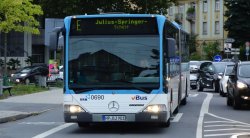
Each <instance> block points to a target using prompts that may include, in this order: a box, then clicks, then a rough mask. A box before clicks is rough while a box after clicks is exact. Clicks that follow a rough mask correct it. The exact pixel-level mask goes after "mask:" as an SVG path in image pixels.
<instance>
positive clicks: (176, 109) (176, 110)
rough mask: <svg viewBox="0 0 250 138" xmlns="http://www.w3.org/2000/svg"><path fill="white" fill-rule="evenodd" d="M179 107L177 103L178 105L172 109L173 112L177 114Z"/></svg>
mask: <svg viewBox="0 0 250 138" xmlns="http://www.w3.org/2000/svg"><path fill="white" fill-rule="evenodd" d="M179 108H180V106H179V105H178V106H177V107H176V108H175V110H174V112H173V114H177V113H179Z"/></svg>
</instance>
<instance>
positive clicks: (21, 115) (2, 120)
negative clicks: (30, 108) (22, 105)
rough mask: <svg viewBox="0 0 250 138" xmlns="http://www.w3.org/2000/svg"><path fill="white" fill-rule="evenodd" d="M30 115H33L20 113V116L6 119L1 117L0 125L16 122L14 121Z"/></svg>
mask: <svg viewBox="0 0 250 138" xmlns="http://www.w3.org/2000/svg"><path fill="white" fill-rule="evenodd" d="M32 115H33V113H21V114H16V115H11V116H8V117H3V118H0V124H1V123H6V122H10V121H16V120H19V119H23V118H26V117H29V116H32Z"/></svg>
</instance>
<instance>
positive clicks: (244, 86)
mask: <svg viewBox="0 0 250 138" xmlns="http://www.w3.org/2000/svg"><path fill="white" fill-rule="evenodd" d="M237 87H238V88H240V89H243V88H247V85H246V84H245V83H243V82H240V81H237Z"/></svg>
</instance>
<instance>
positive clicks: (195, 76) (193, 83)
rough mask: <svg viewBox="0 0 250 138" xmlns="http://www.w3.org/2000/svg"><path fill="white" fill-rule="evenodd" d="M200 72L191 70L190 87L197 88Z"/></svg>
mask: <svg viewBox="0 0 250 138" xmlns="http://www.w3.org/2000/svg"><path fill="white" fill-rule="evenodd" d="M197 80H198V74H197V73H191V72H190V88H191V89H197Z"/></svg>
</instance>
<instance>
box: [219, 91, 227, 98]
mask: <svg viewBox="0 0 250 138" xmlns="http://www.w3.org/2000/svg"><path fill="white" fill-rule="evenodd" d="M220 96H222V97H225V96H226V94H225V93H224V91H223V89H222V90H221V89H220Z"/></svg>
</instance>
